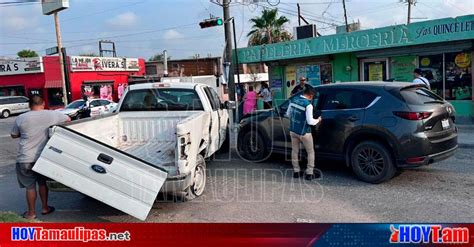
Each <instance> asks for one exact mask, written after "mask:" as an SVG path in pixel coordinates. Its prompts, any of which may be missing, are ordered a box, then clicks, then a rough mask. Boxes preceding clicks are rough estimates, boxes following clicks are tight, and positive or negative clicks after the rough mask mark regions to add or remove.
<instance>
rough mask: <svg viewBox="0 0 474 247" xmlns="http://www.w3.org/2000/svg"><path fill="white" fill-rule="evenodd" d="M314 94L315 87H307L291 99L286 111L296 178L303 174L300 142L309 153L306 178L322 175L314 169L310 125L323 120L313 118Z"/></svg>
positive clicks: (310, 178)
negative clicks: (299, 157)
mask: <svg viewBox="0 0 474 247" xmlns="http://www.w3.org/2000/svg"><path fill="white" fill-rule="evenodd" d="M314 94H315V92H314V89H312V88H309V87H307V88H305V90H304V91H303V94H302V95H300V96H296V97H294V98H293V99H292V100H291V101H290V105H289V106H288V110H287V112H286V115H287V116H288V117H289V118H290V136H291V162H292V165H293V171H294V173H293V177H294V178H299V177H300V176H301V175H302V173H301V170H300V166H299V159H298V155H299V150H300V144H303V146H304V148H305V150H306V153H307V154H308V165H307V167H306V172H305V179H307V180H312V179H315V178H319V177H320V176H321V174H320V173H319V172H317V171H315V170H314V144H313V136H312V134H311V127H310V126H311V125H312V126H315V125H317V124H318V123H320V122H321V117H319V118H317V119H314V118H313V105H312V103H311V102H312V100H313V98H314Z"/></svg>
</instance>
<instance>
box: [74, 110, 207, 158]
mask: <svg viewBox="0 0 474 247" xmlns="http://www.w3.org/2000/svg"><path fill="white" fill-rule="evenodd" d="M197 114H202V112H182V111H180V112H133V113H132V112H121V113H119V114H115V115H112V116H108V117H104V118H101V119H100V120H99V121H96V120H85V121H78V122H75V123H71V124H69V125H67V126H66V127H67V128H69V129H72V130H74V131H76V132H79V133H81V134H84V135H86V136H88V137H90V138H92V139H95V140H97V141H99V142H102V143H105V144H107V145H109V146H111V147H113V148H116V149H118V150H121V151H123V152H126V153H128V154H130V155H132V156H135V157H137V158H140V159H142V160H144V161H147V162H149V163H151V164H153V165H156V166H159V167H161V166H173V164H174V162H175V160H176V154H175V150H176V148H177V145H176V140H177V137H176V127H177V125H178V123H180V122H184V121H186V120H187V119H189V120H190V119H194V118H195V115H197Z"/></svg>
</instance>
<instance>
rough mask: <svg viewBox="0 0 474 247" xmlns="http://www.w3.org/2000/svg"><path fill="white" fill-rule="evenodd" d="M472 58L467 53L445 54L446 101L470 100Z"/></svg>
mask: <svg viewBox="0 0 474 247" xmlns="http://www.w3.org/2000/svg"><path fill="white" fill-rule="evenodd" d="M471 62H472V57H471V54H470V53H467V52H456V53H446V54H445V63H446V64H445V69H446V71H445V80H446V91H445V98H446V99H448V100H471V99H472V67H471Z"/></svg>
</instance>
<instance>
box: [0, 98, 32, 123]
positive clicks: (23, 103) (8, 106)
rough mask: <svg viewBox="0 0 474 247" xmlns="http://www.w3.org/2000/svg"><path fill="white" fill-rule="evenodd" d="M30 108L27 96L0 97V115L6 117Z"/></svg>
mask: <svg viewBox="0 0 474 247" xmlns="http://www.w3.org/2000/svg"><path fill="white" fill-rule="evenodd" d="M29 110H30V106H29V104H28V98H26V97H24V96H2V97H0V117H2V118H8V117H9V116H10V115H11V114H20V113H24V112H27V111H29Z"/></svg>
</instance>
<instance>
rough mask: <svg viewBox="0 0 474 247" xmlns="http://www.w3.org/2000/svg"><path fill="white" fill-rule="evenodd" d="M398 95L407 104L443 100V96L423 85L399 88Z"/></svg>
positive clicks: (421, 103)
mask: <svg viewBox="0 0 474 247" xmlns="http://www.w3.org/2000/svg"><path fill="white" fill-rule="evenodd" d="M400 95H401V96H402V98H403V99H404V100H405V102H406V103H407V104H409V105H423V104H427V103H437V102H444V100H443V98H441V97H439V96H438V95H436V94H435V93H433V92H431V91H430V90H428V89H426V88H423V87H413V88H406V89H402V90H400Z"/></svg>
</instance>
